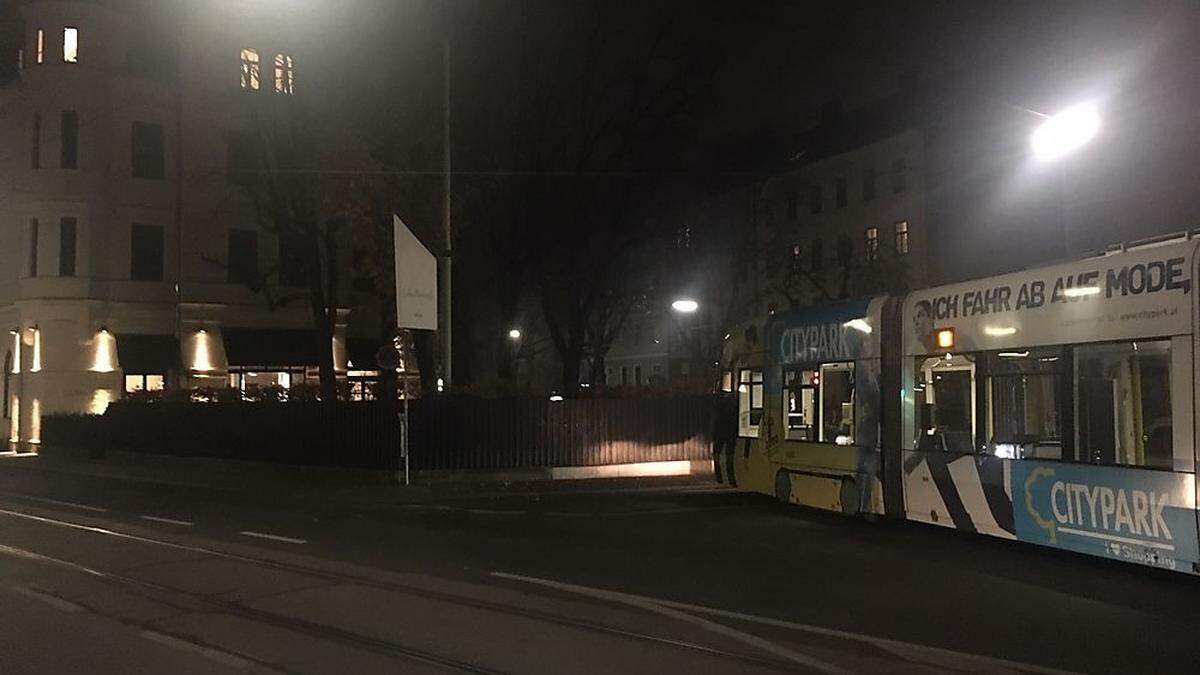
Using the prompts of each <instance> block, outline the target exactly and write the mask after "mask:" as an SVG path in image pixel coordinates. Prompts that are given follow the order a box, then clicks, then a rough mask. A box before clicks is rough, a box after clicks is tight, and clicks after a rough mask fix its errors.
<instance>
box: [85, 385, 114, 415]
mask: <svg viewBox="0 0 1200 675" xmlns="http://www.w3.org/2000/svg"><path fill="white" fill-rule="evenodd" d="M112 401H113V393H112V391H111V390H109V389H97V390H95V391H93V392H92V400H91V402H90V403H88V414H89V415H103V414H104V411H105V410H108V404H109V403H112Z"/></svg>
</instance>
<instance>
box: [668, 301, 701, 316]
mask: <svg viewBox="0 0 1200 675" xmlns="http://www.w3.org/2000/svg"><path fill="white" fill-rule="evenodd" d="M671 309H673V310H675V311H676V312H679V313H680V314H691V313H692V312H695V311H696V310H697V309H700V303H698V302H696V301H695V300H692V299H690V298H680V299H679V300H676V301H675V302H672V303H671Z"/></svg>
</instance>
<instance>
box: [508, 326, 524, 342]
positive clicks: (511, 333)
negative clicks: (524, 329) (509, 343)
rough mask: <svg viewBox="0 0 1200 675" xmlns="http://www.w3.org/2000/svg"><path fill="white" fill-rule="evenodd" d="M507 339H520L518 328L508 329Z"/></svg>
mask: <svg viewBox="0 0 1200 675" xmlns="http://www.w3.org/2000/svg"><path fill="white" fill-rule="evenodd" d="M508 339H509V340H520V339H521V330H520V329H518V328H514V329H512V330H510V331H508Z"/></svg>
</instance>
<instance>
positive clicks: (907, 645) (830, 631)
mask: <svg viewBox="0 0 1200 675" xmlns="http://www.w3.org/2000/svg"><path fill="white" fill-rule="evenodd" d="M491 576H493V577H497V578H500V579H511V580H513V581H523V582H525V583H530V584H538V585H541V586H546V587H548V588H556V589H559V590H565V591H573V592H576V593H581V594H586V595H595V596H596V597H602V596H600V595H598V594H601V593H602V594H604V595H605V596H608V597H609V598H610V599H613V600H618V601H624V602H630V601H634V602H637V603H648V604H653V605H658V606H660V607H669V608H673V609H678V610H682V611H686V612H697V613H700V614H708V615H711V616H719V617H723V618H727V619H735V620H738V621H745V622H747V623H757V624H762V625H764V626H773V627H775V628H787V629H790V630H794V631H800V632H805V633H812V634H814V635H824V636H829V637H837V638H842V639H847V640H856V641H858V642H865V643H867V644H870V645H873V646H875V647H878V648H879V649H883V650H885V651H888V652H891V653H892V654H895V655H897V656H899V657H901V658H903V659H906V660H910V661H911V660H913V656H914V655H916V654H923V655H924V656H925V657H926V658H927V657H928V656H937V657H941V658H953V659H960V660H967V661H971V662H972V663H975V664H979V665H980V666H984V665H986V666H990V667H992V668H1008V669H1012V668H1015V669H1017V670H1021V671H1026V672H1032V673H1043V674H1045V675H1075V674H1074V673H1073V672H1072V671H1069V670H1061V669H1058V668H1050V667H1047V666H1038V665H1034V664H1031V663H1021V662H1019V661H1009V660H1008V659H1001V658H996V657H993V656H983V655H981V654H968V653H966V652H956V651H954V650H952V649H942V648H940V647H929V646H926V645H920V644H915V643H912V642H903V641H901V640H889V639H887V638H879V637H874V636H871V635H863V634H862V633H852V632H850V631H844V630H837V629H835V628H822V627H820V626H811V625H808V624H803V623H796V622H794V621H785V620H783V619H772V618H770V617H765V616H757V615H755V614H745V613H742V612H734V611H730V610H726V609H717V608H716V607H705V606H704V605H693V604H689V603H686V602H677V601H675V600H663V599H659V598H651V597H647V596H644V595H634V594H632V593H622V592H619V591H608V590H604V589H599V588H590V587H588V586H579V585H576V584H568V583H565V582H561V581H553V580H551V579H540V578H538V577H528V576H524V575H521V574H509V573H507V572H492V573H491Z"/></svg>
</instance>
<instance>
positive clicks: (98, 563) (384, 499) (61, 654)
mask: <svg viewBox="0 0 1200 675" xmlns="http://www.w3.org/2000/svg"><path fill="white" fill-rule="evenodd" d="M34 461H36V460H28V459H19V458H18V459H0V672H5V673H14V672H15V673H25V672H29V673H43V672H44V673H60V672H114V673H116V672H229V671H231V670H232V671H243V672H245V671H262V672H271V671H278V672H333V671H338V670H340V671H347V672H425V671H429V672H445V671H446V670H450V671H452V672H453V671H456V670H457V671H461V670H467V671H468V672H683V671H689V672H690V671H703V672H787V671H799V672H1014V671H1016V672H1021V671H1030V672H1033V671H1037V670H1038V669H1039V668H1049V669H1063V670H1069V671H1076V672H1114V673H1128V672H1150V671H1153V672H1180V673H1195V672H1200V656H1198V655H1200V646H1198V644H1197V642H1198V640H1197V636H1200V579H1196V578H1193V577H1190V576H1185V575H1181V574H1174V573H1168V572H1161V571H1156V570H1150V569H1146V568H1141V567H1136V566H1132V565H1128V564H1121V563H1114V562H1110V561H1105V560H1099V559H1092V558H1088V557H1083V556H1077V555H1074V554H1069V553H1065V552H1060V551H1053V550H1048V549H1043V548H1038V547H1033V546H1028V545H1021V544H1013V543H1010V542H1001V541H995V540H991V539H987V538H984V537H979V536H970V535H962V534H958V533H955V532H950V531H944V530H940V529H934V528H928V527H924V526H917V525H908V524H893V523H879V522H868V521H865V520H857V519H850V518H845V517H841V516H836V515H831V514H825V513H820V512H815V511H808V510H803V509H799V508H794V507H784V506H782V505H778V504H776V503H774V502H773V500H771V499H770V498H767V497H763V496H759V495H751V494H743V493H737V492H731V491H728V490H725V489H721V488H719V487H718V486H715V485H712V484H707V483H704V482H698V481H695V480H689V481H680V480H643V481H636V482H631V481H593V482H588V483H558V484H553V485H542V486H530V485H523V486H496V485H493V486H486V485H483V486H480V485H474V486H472V485H457V486H446V487H443V488H436V489H424V490H409V491H406V490H404V489H402V488H390V489H384V488H380V487H379V486H374V487H371V488H363V489H362V490H361V491H356V490H353V489H342V490H341V491H340V492H338V493H336V494H334V493H331V492H328V491H326V492H319V491H312V492H306V491H304V490H296V489H290V490H289V489H271V488H270V486H264V487H263V489H261V490H252V491H244V490H217V489H212V488H199V487H187V486H183V485H178V484H174V485H167V484H158V483H154V482H149V481H144V480H143V481H137V482H132V481H123V480H118V479H113V478H100V477H95V476H87V475H80V474H77V473H71V472H63V471H45V470H35V469H32V468H30V467H31V466H32V463H33V462H34ZM20 462H25V463H26V464H25V465H20V464H19V463H20ZM943 650H945V651H943Z"/></svg>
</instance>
